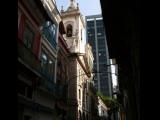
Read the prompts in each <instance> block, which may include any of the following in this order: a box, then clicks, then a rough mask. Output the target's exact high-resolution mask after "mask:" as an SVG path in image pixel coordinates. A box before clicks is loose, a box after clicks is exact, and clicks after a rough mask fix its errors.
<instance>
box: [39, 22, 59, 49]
mask: <svg viewBox="0 0 160 120" xmlns="http://www.w3.org/2000/svg"><path fill="white" fill-rule="evenodd" d="M56 32H57V26H56V24H54V23H53V22H50V21H47V22H45V23H44V24H43V29H42V33H43V37H44V38H46V39H47V40H48V41H49V42H50V44H51V45H52V46H53V47H54V48H56V45H57V43H56Z"/></svg>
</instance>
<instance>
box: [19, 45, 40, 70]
mask: <svg viewBox="0 0 160 120" xmlns="http://www.w3.org/2000/svg"><path fill="white" fill-rule="evenodd" d="M18 57H19V58H20V59H21V60H22V61H23V62H24V63H25V64H26V65H28V66H29V67H30V68H31V69H33V70H35V71H36V72H38V73H40V71H41V66H40V60H39V59H38V58H37V57H36V56H35V54H34V53H33V52H32V50H31V49H29V48H27V47H26V46H25V44H24V43H21V42H18Z"/></svg>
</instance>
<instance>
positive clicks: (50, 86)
mask: <svg viewBox="0 0 160 120" xmlns="http://www.w3.org/2000/svg"><path fill="white" fill-rule="evenodd" d="M39 87H40V88H42V89H43V90H45V91H47V92H49V93H51V94H53V95H55V90H56V84H55V83H54V82H53V81H49V80H47V79H41V80H40V85H39Z"/></svg>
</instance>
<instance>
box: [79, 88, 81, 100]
mask: <svg viewBox="0 0 160 120" xmlns="http://www.w3.org/2000/svg"><path fill="white" fill-rule="evenodd" d="M79 99H81V90H80V89H79Z"/></svg>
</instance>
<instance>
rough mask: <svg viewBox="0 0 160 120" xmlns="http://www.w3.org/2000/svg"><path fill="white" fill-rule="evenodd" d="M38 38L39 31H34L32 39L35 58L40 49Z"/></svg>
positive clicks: (39, 35)
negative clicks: (33, 38)
mask: <svg viewBox="0 0 160 120" xmlns="http://www.w3.org/2000/svg"><path fill="white" fill-rule="evenodd" d="M40 38H41V34H40V33H39V32H37V33H36V36H35V41H34V48H33V50H34V53H35V55H36V56H37V58H38V57H39V50H40Z"/></svg>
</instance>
